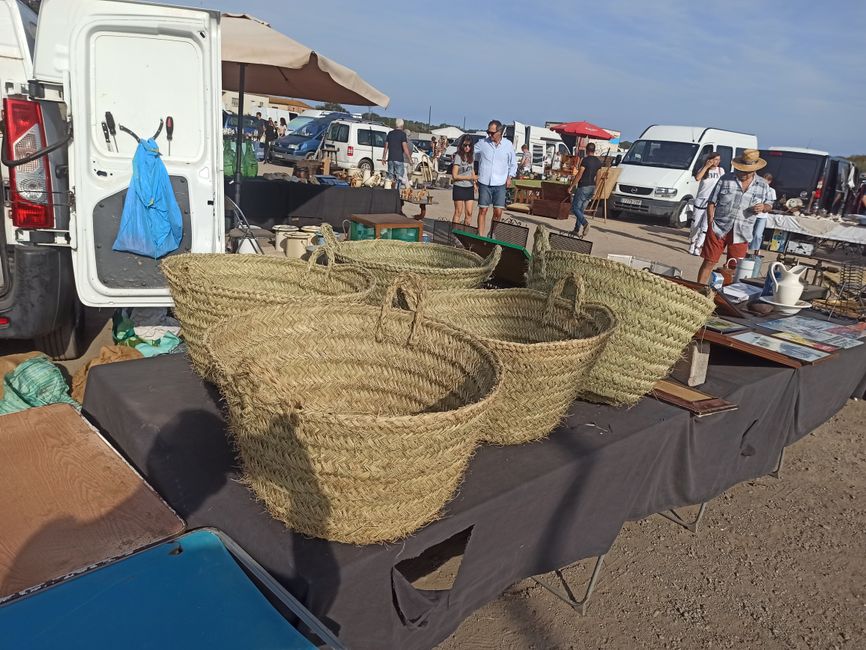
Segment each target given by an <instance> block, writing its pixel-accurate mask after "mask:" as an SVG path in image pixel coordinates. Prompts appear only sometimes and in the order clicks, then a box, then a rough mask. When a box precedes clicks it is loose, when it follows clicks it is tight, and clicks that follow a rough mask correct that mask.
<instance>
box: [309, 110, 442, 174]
mask: <svg viewBox="0 0 866 650" xmlns="http://www.w3.org/2000/svg"><path fill="white" fill-rule="evenodd" d="M390 131H391V127H388V126H385V125H384V124H373V123H371V122H359V121H354V120H334V121H333V122H331V124H330V126H328V130H327V131H325V137H324V138H323V139H322V146H321V152H322V154H323V155H328V156H330V157H331V158H332V159H333V160H334V162H335V163H336V164H337V165H339V166H340V167H345V168H350V167H357V168H358V169H362V170H369V171H370V172H371V173H372V172H374V171H376V172H384V171H387V169H388V165H387V164H385V163H382V155H383V154H384V153H385V139H386V138H387V137H388V133H389V132H390ZM409 150H410V151H411V152H412V170H417V168H418V166H419V165H420V164H422V163H423V162H424V158H425V157H426V156H425V155H424V154H423V153H422V152H421V151H419V150H418V148H417V147H415V146H414V145H413V144H412V143H411V142H410V143H409ZM427 163H428V164H429V158H427Z"/></svg>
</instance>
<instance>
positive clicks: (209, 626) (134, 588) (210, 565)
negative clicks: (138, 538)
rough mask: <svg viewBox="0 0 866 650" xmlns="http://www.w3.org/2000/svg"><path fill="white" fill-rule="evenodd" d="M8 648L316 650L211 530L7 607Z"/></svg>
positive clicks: (1, 612) (4, 638) (3, 639)
mask: <svg viewBox="0 0 866 650" xmlns="http://www.w3.org/2000/svg"><path fill="white" fill-rule="evenodd" d="M0 647H2V648H16V649H17V650H23V649H25V648H26V649H29V650H36V649H43V648H44V649H45V650H48V649H49V648H50V649H52V650H53V649H55V648H64V649H65V650H74V649H79V648H80V649H81V650H85V649H86V650H92V649H93V648H124V649H125V650H141V649H144V648H153V650H163V649H165V648H190V649H192V648H208V649H210V650H216V649H217V648H232V649H235V648H283V649H296V650H308V649H311V648H315V646H314V645H312V644H311V643H310V642H309V641H307V639H305V638H304V637H303V636H302V635H301V634H300V632H298V631H297V630H296V629H295V628H294V627H292V625H290V624H289V622H288V621H287V620H286V619H285V618H283V616H282V615H281V614H280V613H279V612H277V610H276V609H274V608H273V606H271V604H270V603H269V602H268V601H267V599H266V598H265V596H264V595H262V593H261V592H260V591H259V590H258V588H257V587H256V586H255V585H254V584H253V583H252V582H251V581H250V579H249V578H248V577H247V576H246V574H245V573H244V572H243V570H242V569H241V568H240V567H239V566H238V564H237V563H236V562H235V560H234V559H233V558H232V556H231V555H230V554H229V552H228V551H227V550H226V548H225V546H223V544H222V542H221V541H220V539H219V538H218V537H217V536H216V535H215V534H214V533H212V532H210V531H205V530H199V531H194V532H192V533H188V534H186V535H184V536H183V537H180V538H179V539H177V540H175V541H172V542H165V543H163V544H160V545H158V546H155V547H154V548H151V549H148V550H146V551H142V552H140V553H136V554H135V555H132V556H130V557H128V558H126V559H124V560H121V561H119V562H116V563H114V564H110V565H108V566H105V567H103V568H101V569H96V570H95V571H90V572H88V573H85V574H83V575H80V576H77V577H74V578H70V579H68V580H64V581H63V582H60V583H59V584H57V585H54V586H52V587H48V588H47V589H44V590H42V591H38V592H36V593H34V594H32V595H30V596H26V597H24V598H21V599H20V600H16V601H12V602H11V603H8V604H6V605H4V606H2V607H0Z"/></svg>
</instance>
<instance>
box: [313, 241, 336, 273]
mask: <svg viewBox="0 0 866 650" xmlns="http://www.w3.org/2000/svg"><path fill="white" fill-rule="evenodd" d="M322 255H325V256H326V258H327V260H328V270H327V271H325V277H326V278H329V277H331V269H332V268H334V264H335V263H336V262H335V259H334V258H335V255H334V248H333V247H332V246H318V247H316V248H314V249H313V251H312V252H311V253H310V261H309V262H308V263H307V271H308V272H310V273H311V272H312V271H313V268H314V267H315V266H316V264H317V263H318V261H319V258H320V257H321V256H322Z"/></svg>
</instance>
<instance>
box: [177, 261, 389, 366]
mask: <svg viewBox="0 0 866 650" xmlns="http://www.w3.org/2000/svg"><path fill="white" fill-rule="evenodd" d="M320 250H321V249H320ZM321 254H322V253H321V252H317V253H316V254H315V255H314V256H313V257H311V259H310V261H309V262H302V261H300V260H290V259H286V258H281V257H265V256H263V255H225V254H183V255H173V256H171V257H167V258H165V259H164V260H163V261H162V264H161V269H162V273H163V275H165V278H166V280H168V285H169V288H170V289H171V297H172V298H173V299H174V311H175V315H176V316H177V318H178V320H179V321H180V323H181V329H182V331H183V337H184V340H185V341H186V344H187V348H188V350H189V357H190V360H191V361H192V364H193V367H194V368H195V370H196V372H198V373H199V374H200V375H201V376H202V377H204V378H205V379H211V378H212V377H211V375H210V371H209V366H210V358H209V356H208V354H207V352H206V351H205V349H204V348H203V347H202V342H203V339H204V336H205V334H206V332H207V330H208V329H209V328H210V327H212V326H213V325H215V324H216V323H217V322H219V321H220V320H222V319H224V318H228V317H231V316H236V315H238V314H242V313H244V312H246V311H248V310H250V309H253V308H254V307H261V306H265V305H277V304H287V303H292V304H310V303H316V302H328V303H330V302H332V301H334V300H335V299H338V300H340V301H342V302H363V301H364V300H366V298H367V296H368V295H369V293H370V292H371V291H372V289H373V286H374V284H375V281H374V280H373V276H372V275H370V273H368V272H367V271H365V270H363V269H360V268H358V267H356V266H349V265H337V264H334V263H333V256H331V258H330V259H329V264H328V266H327V267H325V266H321V265H318V264H316V261H317V259H318V257H319V256H320V255H321Z"/></svg>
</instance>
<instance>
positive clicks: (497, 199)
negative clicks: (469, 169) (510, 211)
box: [475, 120, 517, 236]
mask: <svg viewBox="0 0 866 650" xmlns="http://www.w3.org/2000/svg"><path fill="white" fill-rule="evenodd" d="M475 162H476V163H478V234H479V235H481V236H485V235H486V234H487V230H486V228H485V219H486V218H487V209H488V208H489V207H490V206H491V205H492V206H493V220H494V221H499V220H500V219H501V218H502V211H503V210H504V209H505V190H506V188H509V187H511V178H512V177H513V176H516V175H517V156H516V155H515V153H514V145H513V144H511V141H510V140H507V139H505V138H503V137H502V122H500V121H499V120H493V121H492V122H490V124H488V125H487V137H486V138H484V139H483V140H479V141H478V142H477V143H475Z"/></svg>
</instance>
